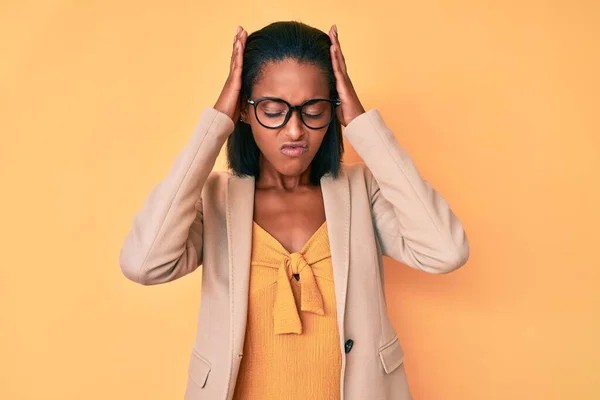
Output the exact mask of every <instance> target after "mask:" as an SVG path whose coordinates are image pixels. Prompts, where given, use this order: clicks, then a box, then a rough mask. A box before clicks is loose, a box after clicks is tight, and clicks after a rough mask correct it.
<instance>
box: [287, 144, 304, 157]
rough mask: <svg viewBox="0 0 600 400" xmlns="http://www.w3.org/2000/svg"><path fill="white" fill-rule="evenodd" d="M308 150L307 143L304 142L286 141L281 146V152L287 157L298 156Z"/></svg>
mask: <svg viewBox="0 0 600 400" xmlns="http://www.w3.org/2000/svg"><path fill="white" fill-rule="evenodd" d="M307 151H308V145H307V144H306V143H304V142H299V143H286V144H284V145H283V146H281V153H282V154H283V155H285V156H288V157H299V156H301V155H302V154H304V153H306V152H307Z"/></svg>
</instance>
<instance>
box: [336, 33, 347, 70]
mask: <svg viewBox="0 0 600 400" xmlns="http://www.w3.org/2000/svg"><path fill="white" fill-rule="evenodd" d="M333 37H334V39H335V45H336V46H337V53H338V57H339V59H340V61H341V65H340V67H341V68H342V70H343V71H344V73H346V70H347V68H346V57H344V53H343V52H342V46H341V45H340V38H339V35H338V29H337V25H334V26H333Z"/></svg>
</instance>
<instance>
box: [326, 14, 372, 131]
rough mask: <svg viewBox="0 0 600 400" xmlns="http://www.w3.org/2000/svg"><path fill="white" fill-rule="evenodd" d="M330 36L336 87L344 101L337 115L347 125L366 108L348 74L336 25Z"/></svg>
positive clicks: (330, 30) (330, 31)
mask: <svg viewBox="0 0 600 400" xmlns="http://www.w3.org/2000/svg"><path fill="white" fill-rule="evenodd" d="M329 37H330V38H331V43H332V44H331V47H330V49H329V51H330V53H331V60H332V63H333V72H334V73H335V80H336V89H337V92H338V95H339V98H340V100H341V102H342V104H341V105H339V106H338V107H337V110H336V115H337V117H338V120H339V121H340V122H341V123H342V125H344V126H346V125H348V124H349V123H350V121H352V120H353V119H354V118H356V117H358V116H359V115H360V114H362V113H364V112H365V109H364V108H363V106H362V104H360V100H359V99H358V95H357V94H356V90H354V86H352V81H351V80H350V77H349V76H348V70H347V68H346V60H345V58H344V55H343V54H342V49H341V48H340V41H339V39H338V30H337V26H336V25H333V26H332V27H331V29H329Z"/></svg>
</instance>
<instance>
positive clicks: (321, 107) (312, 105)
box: [256, 100, 333, 129]
mask: <svg viewBox="0 0 600 400" xmlns="http://www.w3.org/2000/svg"><path fill="white" fill-rule="evenodd" d="M332 108H333V107H332V105H331V103H330V102H327V101H322V100H317V101H314V102H308V103H306V104H305V105H304V107H302V110H301V113H300V114H301V118H302V120H303V121H304V123H305V124H306V126H308V127H310V128H313V129H320V128H323V127H325V126H326V125H327V124H329V122H330V121H331V115H332ZM289 111H290V108H289V107H288V105H287V104H285V103H283V102H281V101H276V100H263V101H260V102H259V103H258V104H257V105H256V117H257V118H258V121H259V122H260V123H261V124H263V125H265V126H268V127H271V128H277V127H279V126H281V125H282V124H283V123H284V122H285V117H286V115H287V114H288V112H289Z"/></svg>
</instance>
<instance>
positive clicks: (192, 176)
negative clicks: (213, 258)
mask: <svg viewBox="0 0 600 400" xmlns="http://www.w3.org/2000/svg"><path fill="white" fill-rule="evenodd" d="M232 131H233V121H232V120H231V118H230V117H228V116H227V115H226V114H224V113H221V112H219V111H217V110H216V109H213V108H206V109H205V110H204V112H203V113H202V115H201V117H200V120H199V122H198V124H197V126H196V127H195V130H194V133H193V135H192V137H191V139H190V141H189V142H188V143H187V144H186V146H185V147H184V148H183V149H182V150H181V152H180V153H179V155H178V156H177V158H176V160H175V163H174V165H173V166H172V167H171V170H170V171H169V173H168V175H167V176H166V178H164V179H163V180H162V181H161V182H159V183H158V184H157V185H156V186H155V187H154V188H153V189H152V191H151V192H150V194H149V196H148V198H147V199H146V201H145V203H144V205H143V207H142V209H141V210H140V211H139V212H138V213H137V214H136V215H135V216H134V217H133V222H132V226H131V230H130V231H129V233H128V234H127V236H126V238H125V242H124V244H123V247H122V248H121V252H120V256H119V263H120V265H121V270H122V271H123V274H124V275H125V276H126V277H127V278H129V279H130V280H132V281H134V282H138V283H140V284H143V285H153V284H158V283H164V282H169V281H172V280H174V279H177V278H180V277H182V276H184V275H186V274H189V273H190V272H192V271H194V270H195V269H196V268H198V266H199V265H200V264H201V263H202V235H203V232H202V229H203V216H202V212H203V211H202V199H201V193H202V188H203V186H204V183H205V181H206V179H207V177H208V175H209V174H210V172H211V170H212V168H213V166H214V164H215V161H216V159H217V156H218V155H219V151H220V149H221V147H222V146H223V144H224V143H225V140H226V139H227V137H228V136H229V134H230V133H231V132H232Z"/></svg>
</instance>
